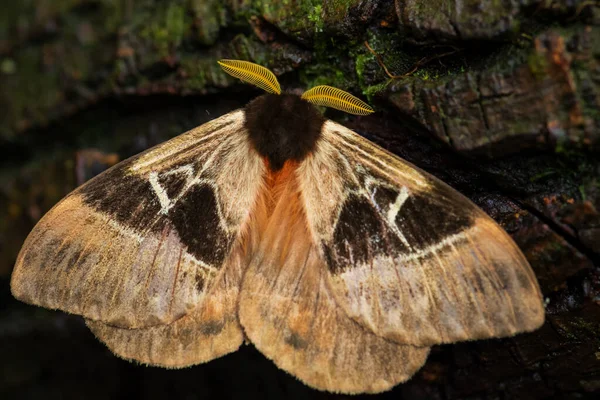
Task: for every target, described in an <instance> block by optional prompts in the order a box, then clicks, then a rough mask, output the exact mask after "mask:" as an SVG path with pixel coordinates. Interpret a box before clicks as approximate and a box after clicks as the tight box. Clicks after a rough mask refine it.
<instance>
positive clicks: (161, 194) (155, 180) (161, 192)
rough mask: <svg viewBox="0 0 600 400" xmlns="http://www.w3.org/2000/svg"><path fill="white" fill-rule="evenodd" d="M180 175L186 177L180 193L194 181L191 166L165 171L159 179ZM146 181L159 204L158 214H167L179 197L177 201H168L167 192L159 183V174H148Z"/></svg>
mask: <svg viewBox="0 0 600 400" xmlns="http://www.w3.org/2000/svg"><path fill="white" fill-rule="evenodd" d="M181 173H183V174H185V175H186V176H185V185H184V186H183V189H182V191H181V192H185V191H187V189H188V188H189V187H190V186H191V185H192V183H193V180H194V167H193V166H192V165H191V164H188V165H184V166H182V167H179V168H175V169H172V170H170V171H167V172H165V173H163V174H161V175H160V177H165V176H171V175H178V174H181ZM148 181H149V182H150V186H152V190H153V191H154V194H155V195H156V197H157V198H158V201H159V203H160V212H161V213H162V214H166V213H168V212H169V210H170V209H171V207H173V206H174V205H175V203H176V202H177V200H179V197H180V196H178V197H177V199H174V200H172V199H170V198H169V195H168V194H167V191H166V190H165V188H164V187H163V186H162V185H161V184H160V182H159V174H158V173H157V172H155V171H152V172H150V175H149V176H148Z"/></svg>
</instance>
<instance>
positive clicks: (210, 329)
mask: <svg viewBox="0 0 600 400" xmlns="http://www.w3.org/2000/svg"><path fill="white" fill-rule="evenodd" d="M224 327H225V322H223V321H208V322H205V323H203V324H201V325H200V332H202V334H203V335H207V336H208V335H211V336H215V335H218V334H219V333H220V332H221V331H222V330H223V328H224Z"/></svg>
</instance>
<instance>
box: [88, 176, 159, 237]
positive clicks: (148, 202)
mask: <svg viewBox="0 0 600 400" xmlns="http://www.w3.org/2000/svg"><path fill="white" fill-rule="evenodd" d="M79 193H80V194H81V195H82V196H83V200H84V201H85V202H86V203H87V204H89V205H90V206H91V207H93V208H95V209H96V210H98V211H99V212H102V213H105V214H108V215H110V216H111V217H112V218H114V219H115V220H116V221H117V222H118V223H119V224H122V225H124V226H127V227H129V228H132V229H135V230H138V231H145V230H146V229H148V228H152V230H153V231H154V232H161V231H162V229H163V226H157V227H154V222H155V221H156V219H157V218H158V214H159V212H160V209H161V208H160V203H159V201H158V198H157V197H156V194H155V193H154V191H153V190H152V187H151V185H150V183H149V182H148V181H146V180H143V179H140V178H138V177H136V176H133V175H128V174H124V173H123V166H121V165H117V166H116V167H113V168H111V169H109V170H108V171H106V172H104V173H102V174H100V175H98V176H97V177H95V178H94V179H92V180H90V181H89V182H88V183H87V184H85V185H84V186H82V187H81V189H80V191H79Z"/></svg>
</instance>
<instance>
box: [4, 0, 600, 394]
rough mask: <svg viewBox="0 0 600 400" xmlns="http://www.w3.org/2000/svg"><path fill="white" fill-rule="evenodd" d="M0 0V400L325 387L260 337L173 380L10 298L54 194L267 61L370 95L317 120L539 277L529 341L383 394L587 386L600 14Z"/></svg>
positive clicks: (579, 9) (246, 92) (210, 112)
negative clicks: (16, 267)
mask: <svg viewBox="0 0 600 400" xmlns="http://www.w3.org/2000/svg"><path fill="white" fill-rule="evenodd" d="M2 3H5V4H3V5H2V6H1V10H0V176H1V178H0V183H1V185H0V398H3V399H8V398H37V397H42V396H43V397H44V398H87V399H89V398H118V397H122V398H125V397H127V398H131V397H132V396H144V397H145V398H157V399H158V398H161V399H162V398H179V397H181V398H183V397H185V398H207V397H208V398H210V397H242V396H248V395H250V396H261V397H268V398H281V397H284V396H286V397H291V398H333V397H336V396H335V395H333V394H327V393H320V392H316V391H313V390H311V389H309V388H307V387H305V386H304V385H302V384H301V383H300V382H298V381H296V380H295V379H294V378H292V377H290V376H289V375H287V374H286V373H284V372H282V371H279V370H277V368H276V367H275V366H274V365H273V364H272V363H271V362H269V361H268V360H266V359H264V358H263V357H262V356H261V355H260V354H259V353H258V352H257V351H256V350H254V348H253V347H252V346H244V347H243V348H242V349H241V350H240V351H239V352H238V353H235V354H232V355H230V356H226V357H224V358H222V359H219V360H216V361H214V362H211V363H210V364H207V365H204V366H198V367H194V368H189V369H186V370H181V371H167V370H162V369H156V368H146V367H141V366H136V365H134V364H129V363H127V362H125V361H121V360H119V359H117V358H115V357H114V356H112V355H111V354H110V353H109V351H108V350H107V349H105V348H104V347H103V346H102V345H101V344H100V343H98V342H97V341H95V340H94V338H93V337H92V334H91V333H89V332H88V331H87V329H86V328H85V327H84V326H83V323H82V321H81V320H80V318H78V317H72V316H67V315H65V314H62V313H59V312H51V311H45V310H42V309H38V308H34V307H29V306H26V305H24V304H20V303H18V302H17V301H15V300H13V299H12V297H11V296H10V291H9V285H8V282H9V276H10V271H11V269H12V265H13V263H14V261H15V257H16V254H17V252H18V250H19V248H20V245H21V244H22V242H23V240H24V238H25V236H26V234H27V233H28V232H29V230H30V229H31V228H32V227H33V225H34V223H35V222H36V221H37V220H38V219H39V218H40V216H41V215H43V213H44V212H45V211H47V210H48V209H49V208H50V207H51V206H52V205H53V204H55V203H56V202H57V201H58V200H59V199H60V198H61V197H63V196H64V195H65V194H66V193H68V192H69V191H70V190H72V189H73V188H74V187H75V186H76V185H77V184H79V183H81V182H82V181H84V180H85V179H87V178H89V177H90V176H92V175H93V174H95V173H97V172H99V171H101V170H102V169H103V168H105V167H106V166H107V165H110V164H113V163H114V162H116V160H117V159H123V158H125V157H127V156H130V155H133V154H135V153H137V152H139V151H141V150H143V149H145V148H147V147H149V146H151V145H154V144H156V143H159V142H161V141H164V140H166V139H168V138H170V137H172V136H175V135H177V134H179V133H181V132H183V131H185V130H187V129H189V128H192V127H194V126H196V125H199V124H201V123H203V122H206V121H208V120H210V119H212V118H215V117H217V116H220V115H222V114H224V113H226V112H228V111H230V110H233V109H235V108H238V107H240V106H243V105H244V104H245V103H246V102H247V101H248V100H249V99H251V98H252V97H253V96H255V95H256V94H257V92H256V91H254V90H252V89H251V88H249V87H248V86H245V85H239V84H238V82H236V81H235V80H233V79H231V78H229V77H228V76H226V75H225V74H224V73H222V72H221V71H220V69H219V67H218V65H217V63H216V60H218V59H220V58H236V59H246V60H250V61H254V62H257V63H259V64H261V65H264V66H266V67H268V68H270V69H271V70H273V71H274V72H275V73H276V74H277V75H278V76H279V79H280V81H281V83H282V86H283V87H285V88H287V89H296V88H302V89H306V88H309V87H312V86H314V85H317V84H329V85H332V86H336V87H339V88H342V89H345V90H348V91H351V92H353V93H355V94H358V95H361V96H362V97H364V98H367V99H368V100H369V101H370V103H371V104H373V105H374V106H375V107H376V108H377V111H378V112H377V113H376V114H373V115H372V116H369V117H349V116H345V115H342V114H341V113H335V112H331V113H329V114H327V116H328V117H329V118H331V119H335V120H338V121H340V122H342V123H344V124H346V125H347V126H349V127H350V128H352V129H354V130H356V131H357V132H359V133H361V134H362V135H364V136H365V137H367V138H369V139H371V140H373V141H374V142H376V143H378V144H380V145H381V146H383V147H385V148H387V149H389V150H390V151H392V152H394V153H396V154H398V155H400V156H401V157H403V158H405V159H407V160H409V161H411V162H413V163H414V164H416V165H418V166H420V167H422V168H423V169H425V170H427V171H429V172H431V173H433V174H434V175H436V176H438V177H440V178H441V179H443V180H444V181H446V182H448V183H449V184H450V185H452V186H453V187H454V188H456V189H458V190H459V191H461V192H462V193H464V194H465V195H467V196H468V197H470V198H471V199H472V200H473V201H474V202H475V203H477V204H478V205H479V206H480V207H482V208H483V209H484V210H485V211H486V212H488V213H489V214H490V215H491V216H492V217H493V218H494V219H496V220H497V221H498V222H499V223H500V224H502V226H503V227H504V228H505V229H506V230H507V231H508V232H509V233H510V234H511V235H512V236H513V238H514V239H515V241H516V242H517V243H518V244H519V246H520V247H521V249H522V250H523V252H524V253H525V255H526V256H527V258H528V260H529V261H530V263H531V265H532V267H533V269H534V271H535V273H536V275H537V277H538V279H539V282H540V285H541V286H542V291H543V293H544V296H545V298H546V303H547V306H546V311H547V318H546V323H545V325H544V326H543V327H542V328H541V329H540V330H538V331H536V332H533V333H530V334H523V335H518V336H516V337H514V338H508V339H497V340H487V341H478V342H470V343H460V344H454V345H445V346H437V347H435V348H434V349H433V351H432V354H431V356H430V358H429V360H428V362H427V364H426V365H425V367H424V368H423V369H422V370H421V371H420V372H419V373H418V374H417V375H416V376H415V377H414V378H413V379H412V380H411V381H409V382H408V383H406V384H402V385H399V386H398V387H396V388H395V389H394V390H393V391H391V392H389V393H385V394H382V395H381V397H382V398H415V399H431V398H433V399H457V398H494V399H495V398H525V399H542V398H550V397H555V398H582V397H588V396H589V397H593V396H594V393H596V395H598V393H600V271H599V267H600V215H599V214H598V211H597V210H598V209H599V208H600V178H599V177H600V152H599V148H600V26H599V25H600V7H599V4H598V2H595V1H585V0H567V1H558V0H505V1H495V0H448V1H444V0H396V2H395V3H394V2H393V1H385V0H379V1H365V0H362V1H361V0H343V1H340V0H337V1H334V0H331V1H323V2H320V1H315V0H286V1H284V0H280V1H277V0H272V1H268V0H263V1H257V0H254V1H250V0H226V1H217V0H171V1H159V0H145V1H139V0H137V1H134V0H60V1H59V0H56V1H44V0H35V1H10V2H9V1H3V2H2ZM386 69H387V72H388V74H389V75H392V76H394V77H393V78H390V76H388V74H386Z"/></svg>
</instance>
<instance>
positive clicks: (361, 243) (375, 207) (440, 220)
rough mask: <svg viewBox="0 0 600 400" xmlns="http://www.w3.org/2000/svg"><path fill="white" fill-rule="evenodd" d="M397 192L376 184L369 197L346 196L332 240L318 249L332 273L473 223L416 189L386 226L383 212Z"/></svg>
mask: <svg viewBox="0 0 600 400" xmlns="http://www.w3.org/2000/svg"><path fill="white" fill-rule="evenodd" d="M399 194H400V192H399V191H396V190H394V189H391V188H389V187H383V186H380V187H374V188H372V190H371V198H370V199H367V198H366V197H364V196H362V195H358V194H354V195H351V196H350V197H349V198H348V199H347V200H346V202H345V203H344V206H343V208H342V211H341V213H340V216H339V218H338V221H337V224H336V227H335V231H334V235H333V241H332V243H326V244H325V245H324V248H323V251H324V255H325V258H326V261H327V264H328V266H329V268H330V270H331V271H332V272H333V273H334V274H337V273H340V272H341V271H343V270H344V269H345V268H348V267H351V266H353V265H357V264H365V263H366V264H368V263H371V262H373V259H374V257H375V256H377V255H384V256H392V257H394V256H398V255H401V254H404V255H409V254H410V253H411V252H414V251H419V250H422V249H425V248H427V247H429V246H432V245H435V244H437V243H439V242H440V241H442V240H444V238H446V237H448V236H451V235H453V234H456V233H459V232H461V231H463V230H465V229H468V228H469V227H471V226H472V225H473V218H472V217H471V216H470V215H467V214H465V213H464V212H461V210H460V209H456V210H452V209H448V208H446V207H442V206H440V205H439V204H436V202H435V198H434V197H432V196H429V195H427V194H426V193H425V194H420V193H416V194H409V195H408V197H407V198H406V200H405V201H404V203H403V204H402V205H401V207H400V209H399V211H398V213H397V214H396V218H395V220H394V222H395V225H396V226H395V227H394V226H389V221H388V220H387V218H388V211H389V210H390V207H391V206H392V205H393V204H394V203H395V202H396V200H397V198H398V196H399ZM458 207H460V203H459V204H458ZM453 211H454V212H453ZM397 232H399V234H400V235H402V236H404V238H405V239H406V242H408V244H409V246H406V245H405V242H404V241H403V240H402V238H401V236H399V235H398V233H397Z"/></svg>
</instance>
